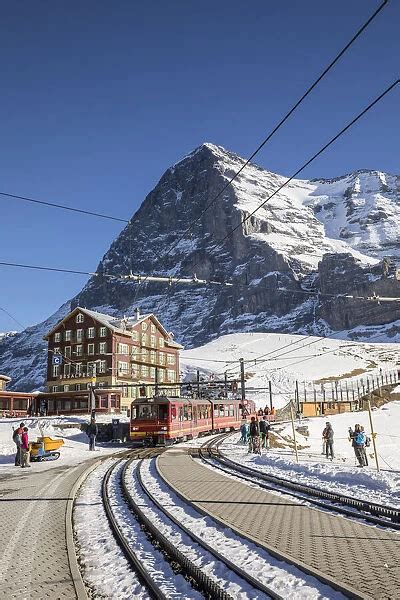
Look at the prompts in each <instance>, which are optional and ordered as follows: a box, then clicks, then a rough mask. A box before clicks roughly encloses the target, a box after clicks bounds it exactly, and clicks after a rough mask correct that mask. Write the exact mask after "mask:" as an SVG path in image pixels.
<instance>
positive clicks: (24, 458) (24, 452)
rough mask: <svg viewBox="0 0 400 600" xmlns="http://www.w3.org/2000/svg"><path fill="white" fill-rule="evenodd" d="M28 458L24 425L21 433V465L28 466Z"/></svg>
mask: <svg viewBox="0 0 400 600" xmlns="http://www.w3.org/2000/svg"><path fill="white" fill-rule="evenodd" d="M28 459H29V439H28V428H27V427H24V429H23V431H22V435H21V467H22V468H24V467H30V466H31V465H30V464H29V463H28Z"/></svg>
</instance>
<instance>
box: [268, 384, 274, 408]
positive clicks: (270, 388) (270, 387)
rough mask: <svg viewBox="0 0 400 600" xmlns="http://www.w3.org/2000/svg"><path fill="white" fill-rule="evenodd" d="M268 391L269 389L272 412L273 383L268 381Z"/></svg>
mask: <svg viewBox="0 0 400 600" xmlns="http://www.w3.org/2000/svg"><path fill="white" fill-rule="evenodd" d="M268 389H269V406H270V409H271V410H272V406H273V404H272V382H271V380H269V381H268Z"/></svg>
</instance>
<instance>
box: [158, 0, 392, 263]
mask: <svg viewBox="0 0 400 600" xmlns="http://www.w3.org/2000/svg"><path fill="white" fill-rule="evenodd" d="M387 3H388V0H384V1H383V2H382V3H381V4H380V5H379V6H378V8H377V9H376V10H375V12H374V13H373V14H372V15H371V16H370V17H369V19H367V21H365V23H364V24H363V25H362V26H361V27H360V29H359V30H358V31H357V32H356V33H355V34H354V35H353V37H352V38H351V40H350V41H349V42H348V43H347V44H346V45H345V46H344V47H343V48H342V50H340V52H338V54H337V55H336V56H335V58H334V59H333V60H332V61H331V62H330V63H329V64H328V66H327V67H325V69H324V70H323V71H322V73H321V74H320V75H319V76H318V77H317V79H316V80H315V81H314V82H313V83H312V84H311V85H310V86H309V87H308V88H307V90H306V91H305V92H304V94H303V95H302V96H301V97H300V98H299V99H298V100H297V102H296V103H295V104H294V105H293V106H292V108H291V109H290V110H289V111H288V112H287V113H286V115H285V116H284V117H282V119H281V120H280V121H279V123H277V125H275V127H274V128H273V129H272V130H271V131H270V132H269V134H268V135H267V136H266V138H265V139H264V140H263V141H262V142H261V144H259V146H257V148H256V149H255V150H254V152H253V153H252V154H251V155H250V156H249V157H248V158H247V159H246V160H245V162H244V163H243V165H242V166H241V167H240V169H238V171H236V172H235V173H234V175H233V176H232V177H231V178H230V179H229V181H227V183H226V184H225V185H224V186H223V187H222V189H221V190H220V191H219V192H218V193H217V194H216V195H215V196H214V197H213V198H212V200H211V201H210V202H209V203H208V204H207V205H206V206H205V208H204V209H203V210H202V212H201V213H200V215H199V216H198V217H196V219H194V220H193V221H192V223H191V224H190V226H189V228H188V229H186V231H184V233H183V234H182V235H181V236H180V237H179V238H178V240H177V241H176V242H174V244H173V245H172V246H171V249H170V250H169V252H170V251H171V250H172V249H173V248H175V247H176V245H177V244H179V242H180V241H182V239H183V238H184V236H185V235H186V234H187V233H188V231H190V230H191V229H192V227H193V225H194V224H195V223H197V222H198V221H199V220H200V219H201V217H202V216H203V215H204V214H205V213H206V212H207V211H208V210H209V209H210V208H211V207H212V206H213V205H214V204H215V203H216V201H217V200H218V199H219V198H220V197H221V196H222V194H223V193H224V192H225V190H227V189H228V187H229V186H230V185H231V184H232V183H233V181H234V180H235V179H236V178H237V177H238V175H240V173H241V172H242V171H243V170H244V169H245V168H246V167H247V165H248V164H249V163H250V162H251V161H252V160H253V158H254V157H255V156H256V155H257V154H258V153H259V152H260V150H261V149H262V148H263V147H264V146H265V145H266V144H267V143H268V142H269V140H270V139H271V138H272V137H273V136H274V135H275V133H276V132H277V131H278V130H279V129H280V128H281V127H282V125H283V124H284V123H285V122H286V121H287V120H288V119H289V117H290V116H291V115H292V114H293V113H294V112H295V110H296V109H297V108H298V107H299V106H300V104H301V103H302V102H303V101H304V100H305V99H306V98H307V96H309V94H311V92H312V91H313V89H314V88H315V87H316V86H317V85H318V84H319V83H320V81H322V79H323V78H324V77H325V75H327V73H329V71H330V70H331V69H332V68H333V67H334V66H335V64H336V63H337V62H338V61H339V60H340V58H341V57H342V56H343V55H344V54H345V53H346V52H347V50H348V49H349V48H350V46H352V45H353V44H354V42H355V41H356V40H357V38H359V37H360V35H361V34H362V33H363V31H365V29H367V27H368V25H370V23H372V21H373V20H374V19H375V18H376V17H377V16H378V14H379V13H380V12H381V10H382V9H383V8H384V7H385V6H386V4H387Z"/></svg>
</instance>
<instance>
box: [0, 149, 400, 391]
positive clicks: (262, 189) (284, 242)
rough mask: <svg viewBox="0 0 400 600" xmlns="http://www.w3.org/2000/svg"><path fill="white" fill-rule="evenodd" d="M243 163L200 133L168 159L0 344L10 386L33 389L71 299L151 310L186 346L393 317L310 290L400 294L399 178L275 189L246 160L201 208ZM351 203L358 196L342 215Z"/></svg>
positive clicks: (395, 313)
mask: <svg viewBox="0 0 400 600" xmlns="http://www.w3.org/2000/svg"><path fill="white" fill-rule="evenodd" d="M244 162H245V159H243V158H241V157H240V156H238V155H237V154H235V153H233V152H229V151H226V150H225V149H224V148H223V147H222V146H216V145H214V144H211V143H209V142H206V143H204V144H202V145H201V146H199V147H198V148H196V149H194V150H193V151H192V152H191V153H190V154H188V155H186V156H184V157H183V158H182V159H180V160H179V161H178V162H177V163H175V164H174V165H172V166H170V167H169V168H168V169H167V170H166V171H165V172H164V173H163V175H162V176H161V178H160V180H159V182H158V183H157V185H156V186H155V187H154V189H153V190H151V191H150V192H149V194H147V196H146V198H145V199H144V200H143V202H142V204H141V206H140V207H139V209H138V210H137V211H136V212H135V214H134V215H133V216H132V218H131V219H130V221H129V223H128V224H127V225H126V226H125V227H124V229H123V230H122V231H121V233H120V234H119V235H118V236H117V238H116V239H115V240H114V241H113V242H112V243H111V245H110V247H109V250H108V251H107V252H106V253H105V254H104V256H103V258H102V259H101V260H100V261H99V264H98V267H97V270H96V272H97V273H98V275H97V276H95V277H92V278H90V279H89V280H88V282H87V283H86V284H85V286H84V287H83V289H82V290H81V291H80V293H79V294H77V295H76V296H75V297H74V298H72V299H71V300H70V301H67V302H66V303H65V304H64V305H63V306H62V307H60V309H59V311H57V313H55V315H52V316H51V317H49V319H47V320H46V321H44V322H43V323H42V324H38V325H37V326H33V327H31V328H28V329H27V330H25V331H24V332H22V333H21V334H18V335H17V336H15V337H13V338H10V339H6V340H1V341H0V357H1V361H0V372H2V371H3V372H5V374H11V375H12V376H13V378H14V384H13V385H14V387H19V388H20V389H21V388H23V389H33V388H37V387H39V386H40V385H41V384H42V383H43V381H40V379H41V378H42V377H43V373H44V360H45V353H44V352H43V350H44V349H45V344H44V342H43V341H42V340H40V339H39V338H40V335H41V334H43V335H44V333H45V331H44V329H45V328H46V327H48V329H50V328H51V326H53V325H54V323H55V322H56V320H57V318H60V315H64V312H65V311H66V312H68V310H69V309H70V308H74V307H75V306H77V305H81V306H86V307H87V308H90V309H93V310H98V311H100V312H107V313H109V314H115V315H117V316H120V315H122V314H124V313H127V314H129V313H130V312H131V311H132V310H133V308H135V307H136V306H138V307H139V308H140V309H141V310H142V312H146V313H149V312H154V313H156V314H157V315H158V316H159V318H160V319H161V321H162V322H163V323H165V325H166V327H167V328H168V329H172V330H174V331H175V333H176V337H177V339H178V340H179V341H182V342H183V343H184V344H185V345H187V346H189V347H193V346H196V345H199V344H203V343H205V342H207V341H210V340H211V339H215V337H217V336H218V335H222V334H226V333H231V332H235V331H285V332H293V331H298V332H302V333H308V332H314V333H317V334H319V333H329V332H332V331H334V330H337V329H348V330H351V329H354V328H359V327H365V330H366V331H367V330H368V327H370V328H371V327H372V328H373V327H376V326H378V325H382V324H385V323H388V324H390V323H391V322H394V321H396V319H399V318H400V312H399V310H398V309H395V308H393V307H392V308H391V309H390V310H389V309H388V308H387V307H386V306H383V305H381V306H378V305H374V306H373V307H371V308H368V310H367V311H366V310H365V305H363V304H362V303H359V304H357V303H354V305H352V306H349V305H348V304H346V303H345V302H343V301H337V302H336V301H335V303H334V302H333V301H332V300H330V299H328V298H324V297H323V296H322V295H320V296H318V295H317V293H318V292H320V294H324V293H327V294H328V293H331V290H332V288H333V289H334V293H342V292H341V291H338V290H346V292H351V293H354V295H372V294H373V292H376V293H379V294H380V295H394V294H395V291H396V290H397V291H398V286H397V287H396V282H395V280H394V278H393V264H391V265H390V264H389V266H388V265H387V264H386V263H385V265H383V263H382V258H383V256H385V255H386V254H385V253H386V252H387V251H388V252H387V254H389V255H391V257H392V258H393V259H394V260H397V258H398V257H399V255H400V226H399V225H397V223H396V220H397V216H398V211H399V210H400V204H399V178H398V177H396V176H392V175H389V174H384V175H385V176H386V177H387V178H388V179H387V181H389V184H388V188H389V190H388V191H382V190H375V189H374V190H372V191H371V189H370V188H371V185H372V183H373V181H372V179H371V178H368V177H367V176H365V177H363V176H361V179H360V174H358V175H356V173H353V174H350V175H346V176H343V177H342V178H339V179H338V178H334V179H332V180H326V179H325V180H318V181H317V182H315V181H312V182H311V181H309V180H301V179H296V180H293V181H291V182H290V183H289V184H287V185H286V186H285V187H284V188H283V189H282V190H280V191H279V192H278V193H275V194H274V192H275V190H276V189H277V188H278V187H279V186H281V185H282V184H283V183H284V182H285V181H286V180H287V178H286V177H284V176H282V175H279V174H276V173H272V172H270V171H267V170H265V169H263V168H262V167H259V166H258V165H253V164H249V165H247V166H246V168H245V169H244V170H243V172H242V173H240V175H239V176H238V177H237V179H235V181H234V182H233V183H232V184H231V185H229V186H228V187H227V189H226V190H225V191H224V192H223V193H222V194H221V196H220V197H219V199H218V201H217V202H216V203H215V204H214V205H213V206H212V208H210V209H209V210H207V211H205V210H204V209H205V206H207V205H208V204H209V203H211V202H212V200H213V198H215V196H216V195H217V194H218V193H219V192H220V190H221V189H222V188H223V187H224V186H225V185H226V183H227V181H229V179H230V178H231V177H232V176H233V175H234V173H235V172H236V171H237V170H238V168H240V166H242V165H243V164H244ZM373 172H377V171H373V170H372V171H367V172H366V173H373ZM349 177H352V178H353V179H354V181H356V180H357V177H358V179H360V183H359V187H358V188H354V189H351V190H350V191H346V190H348V187H349V186H347V185H346V184H343V181H345V182H346V183H347V179H348V178H349ZM346 178H347V179H346ZM353 179H352V181H353ZM374 181H375V180H374ZM342 184H343V185H342ZM364 188H365V189H364ZM272 194H274V195H273V197H272V198H271V199H270V200H268V201H267V202H266V203H265V206H263V207H262V208H260V209H259V210H257V212H256V213H255V214H254V215H253V216H251V217H249V215H250V213H251V212H253V211H254V209H255V208H257V206H259V204H261V202H265V200H267V199H268V198H269V196H271V195H272ZM347 205H352V206H353V205H354V206H353V208H354V210H353V212H352V213H351V214H349V215H347ZM371 207H372V208H373V210H375V211H376V212H375V213H373V212H372V213H371V210H372V208H371ZM369 213H371V214H369ZM374 214H375V217H374ZM399 216H400V215H399ZM399 222H400V219H399ZM233 229H235V231H234V233H233V234H232V235H228V234H229V233H230V232H231V231H232V230H233ZM389 234H390V235H389ZM223 238H226V239H225V241H224V242H223V244H221V240H222V239H223ZM178 239H179V242H178V243H176V242H177V240H178ZM387 240H389V242H390V245H389V246H388V245H387ZM172 245H175V247H174V248H173V250H172V251H171V252H170V253H169V254H168V253H166V249H168V248H170V247H171V246H172ZM160 257H161V259H160ZM389 263H390V261H389ZM129 272H133V273H142V274H144V275H145V274H149V273H151V274H163V275H173V276H176V275H178V276H182V277H191V276H193V274H194V273H196V275H197V277H199V278H200V279H207V280H211V279H212V280H217V281H227V280H229V281H232V282H233V283H234V284H235V285H234V287H233V288H227V287H217V286H214V287H213V286H195V285H193V286H191V285H186V286H182V285H181V286H171V287H170V288H168V289H167V290H166V289H165V286H164V285H163V284H149V283H145V284H142V285H141V286H139V287H138V285H137V284H134V283H133V282H132V281H126V280H125V281H124V282H122V281H120V280H110V279H109V278H107V277H106V276H105V275H104V274H105V273H113V274H115V275H127V274H128V273H129ZM339 273H340V276H339V275H338V274H339ZM332 274H335V275H334V277H336V278H337V279H335V278H334V279H333V280H332ZM285 289H286V290H291V291H289V292H288V291H284V290H285ZM304 289H307V290H310V289H311V290H315V296H311V297H307V296H306V295H304V291H303V290H304ZM397 295H400V294H398V293H397ZM396 327H397V325H396ZM390 331H391V330H390ZM396 331H397V330H395V331H394V333H393V335H395V334H396ZM349 335H350V337H351V334H349ZM357 335H360V331H359V330H357Z"/></svg>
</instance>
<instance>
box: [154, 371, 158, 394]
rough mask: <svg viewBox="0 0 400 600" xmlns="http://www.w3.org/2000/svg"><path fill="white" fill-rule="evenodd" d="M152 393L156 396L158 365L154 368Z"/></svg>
mask: <svg viewBox="0 0 400 600" xmlns="http://www.w3.org/2000/svg"><path fill="white" fill-rule="evenodd" d="M154 395H155V396H158V367H157V366H156V367H155V369H154Z"/></svg>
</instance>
